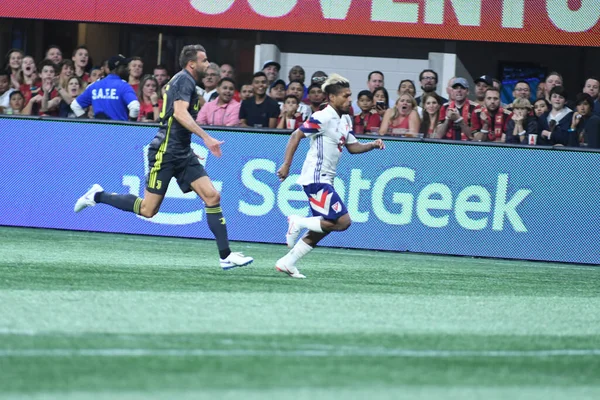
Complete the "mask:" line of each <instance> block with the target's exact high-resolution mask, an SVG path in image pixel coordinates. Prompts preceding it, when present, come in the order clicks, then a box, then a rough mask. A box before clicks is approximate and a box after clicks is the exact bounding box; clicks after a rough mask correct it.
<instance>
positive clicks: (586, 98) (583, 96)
mask: <svg viewBox="0 0 600 400" xmlns="http://www.w3.org/2000/svg"><path fill="white" fill-rule="evenodd" d="M581 103H588V104H589V105H590V107H592V108H593V107H594V99H593V98H592V96H590V95H589V94H587V93H579V94H578V95H577V97H576V98H575V105H576V106H578V105H580V104H581Z"/></svg>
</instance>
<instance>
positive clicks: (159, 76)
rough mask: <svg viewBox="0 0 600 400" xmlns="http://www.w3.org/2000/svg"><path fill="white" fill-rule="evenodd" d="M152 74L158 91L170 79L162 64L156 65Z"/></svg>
mask: <svg viewBox="0 0 600 400" xmlns="http://www.w3.org/2000/svg"><path fill="white" fill-rule="evenodd" d="M152 73H153V74H154V78H156V81H157V82H158V87H159V88H160V89H162V88H163V86H165V85H166V84H167V82H169V80H170V79H171V75H169V70H168V69H167V67H165V66H164V65H162V64H158V65H157V66H156V67H154V70H153V71H152Z"/></svg>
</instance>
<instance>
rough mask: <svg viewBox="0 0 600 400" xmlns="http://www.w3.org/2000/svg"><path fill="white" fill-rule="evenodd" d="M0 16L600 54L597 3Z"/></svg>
mask: <svg viewBox="0 0 600 400" xmlns="http://www.w3.org/2000/svg"><path fill="white" fill-rule="evenodd" d="M0 16H1V17H11V18H28V19H57V20H70V21H82V22H83V21H87V22H111V23H132V24H145V25H148V24H150V25H172V26H191V27H207V28H229V29H251V30H273V31H290V32H314V33H336V34H352V35H369V36H396V37H412V38H428V39H448V40H476V41H492V42H515V43H534V44H554V45H573V46H595V47H600V26H599V24H598V22H599V19H600V0H44V1H43V2H24V1H16V2H15V1H8V0H0Z"/></svg>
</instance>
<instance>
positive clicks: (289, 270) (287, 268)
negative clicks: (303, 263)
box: [275, 257, 306, 279]
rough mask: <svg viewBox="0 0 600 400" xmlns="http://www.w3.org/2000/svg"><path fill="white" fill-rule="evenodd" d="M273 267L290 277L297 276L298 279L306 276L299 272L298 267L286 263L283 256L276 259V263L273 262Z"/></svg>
mask: <svg viewBox="0 0 600 400" xmlns="http://www.w3.org/2000/svg"><path fill="white" fill-rule="evenodd" d="M275 269H276V270H277V271H279V272H283V273H284V274H288V275H289V276H291V277H292V278H298V279H304V278H306V276H304V275H302V274H301V273H300V271H298V268H296V267H295V266H293V265H288V264H287V262H286V259H285V257H283V258H280V259H279V260H277V263H276V264H275Z"/></svg>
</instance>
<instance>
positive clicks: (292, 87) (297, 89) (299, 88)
mask: <svg viewBox="0 0 600 400" xmlns="http://www.w3.org/2000/svg"><path fill="white" fill-rule="evenodd" d="M285 94H286V96H289V95H292V96H296V98H297V99H298V103H299V104H298V112H299V113H300V114H301V115H302V121H306V120H307V119H308V117H310V114H311V111H310V107H309V106H307V105H306V104H304V103H302V96H303V95H304V85H303V84H302V82H301V81H300V80H295V81H291V82H290V83H289V85H288V87H287V91H286V92H285Z"/></svg>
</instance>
